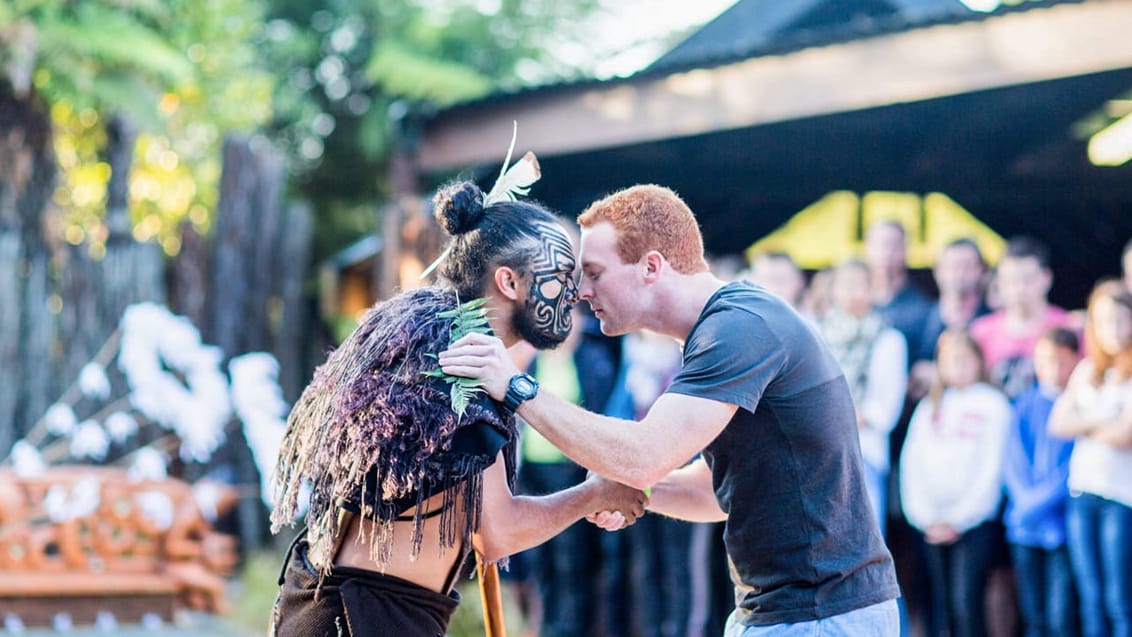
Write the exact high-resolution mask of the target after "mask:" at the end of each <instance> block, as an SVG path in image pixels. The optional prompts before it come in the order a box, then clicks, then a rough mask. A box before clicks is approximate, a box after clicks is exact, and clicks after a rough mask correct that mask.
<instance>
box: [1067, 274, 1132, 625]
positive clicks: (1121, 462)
mask: <svg viewBox="0 0 1132 637" xmlns="http://www.w3.org/2000/svg"><path fill="white" fill-rule="evenodd" d="M1085 354H1086V356H1085V360H1083V361H1081V363H1080V364H1079V365H1078V366H1077V368H1076V369H1075V370H1074V371H1073V375H1072V376H1071V377H1070V379H1069V384H1068V386H1067V387H1066V389H1065V393H1063V394H1062V395H1061V397H1060V398H1059V399H1058V400H1057V403H1056V404H1055V405H1054V408H1053V412H1052V413H1051V414H1050V431H1051V432H1052V433H1053V434H1055V435H1059V436H1065V437H1072V438H1075V439H1076V443H1075V444H1074V447H1073V455H1072V457H1071V458H1070V461H1069V489H1070V492H1071V493H1072V494H1073V497H1072V498H1070V500H1069V508H1068V516H1067V531H1068V534H1067V535H1068V544H1069V557H1070V560H1071V562H1072V564H1073V572H1074V575H1075V576H1076V582H1077V589H1078V593H1079V595H1080V599H1081V626H1082V629H1083V630H1082V632H1083V633H1084V634H1085V635H1086V637H1095V636H1100V635H1118V636H1124V637H1126V636H1127V635H1132V292H1129V291H1128V289H1127V288H1125V287H1124V285H1123V284H1122V283H1121V282H1118V281H1106V282H1102V283H1100V284H1098V285H1097V287H1096V288H1094V290H1093V293H1092V295H1090V297H1089V304H1088V307H1087V309H1086V322H1085Z"/></svg>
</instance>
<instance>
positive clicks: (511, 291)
mask: <svg viewBox="0 0 1132 637" xmlns="http://www.w3.org/2000/svg"><path fill="white" fill-rule="evenodd" d="M493 280H494V281H495V289H496V290H498V291H499V293H500V294H501V295H503V297H504V298H508V299H511V300H512V301H515V300H517V299H518V298H519V274H518V273H517V272H515V271H514V270H512V269H511V268H509V267H507V266H505V265H501V266H499V267H498V268H495V275H494V277H493Z"/></svg>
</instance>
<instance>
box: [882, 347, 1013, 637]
mask: <svg viewBox="0 0 1132 637" xmlns="http://www.w3.org/2000/svg"><path fill="white" fill-rule="evenodd" d="M936 367H937V369H938V370H939V377H938V381H937V382H936V385H935V386H934V387H933V388H932V390H931V392H930V393H929V395H928V396H927V397H925V398H924V399H923V400H921V401H920V403H919V404H918V405H917V406H916V410H915V412H914V413H913V414H912V421H911V424H910V425H909V428H908V438H907V439H906V440H905V442H904V449H903V451H902V453H901V456H900V462H901V466H902V467H903V470H902V472H901V475H900V495H901V499H902V502H903V507H904V514H905V516H906V517H907V518H908V522H909V523H910V524H911V525H912V526H913V527H914V528H916V529H917V530H919V531H920V532H921V533H923V534H924V540H925V542H926V547H925V559H926V562H927V567H928V574H929V577H930V580H931V582H930V587H931V598H932V602H933V603H932V617H931V618H930V620H931V621H930V624H931V634H932V635H941V634H950V635H952V636H954V637H967V636H972V635H984V634H986V613H985V610H984V605H983V595H984V590H985V586H986V574H987V570H988V569H989V567H990V565H991V562H992V558H993V555H992V551H993V548H994V546H995V542H996V539H997V530H996V529H997V527H996V526H995V524H993V520H994V519H995V515H996V513H997V511H998V507H999V503H1000V501H1001V498H1002V458H1003V448H1004V446H1005V443H1006V437H1007V434H1008V433H1009V427H1010V420H1011V410H1010V402H1009V401H1008V400H1007V398H1006V396H1005V395H1004V394H1003V393H1002V392H1001V391H999V390H997V389H995V388H994V387H992V386H990V385H988V384H987V383H986V382H985V378H986V369H985V366H984V364H983V358H982V353H981V352H980V351H979V347H978V345H976V344H975V341H974V340H972V338H971V336H970V334H969V333H968V332H966V331H958V330H948V331H945V332H944V333H943V334H942V335H940V337H939V342H938V345H937V349H936ZM949 627H950V628H949Z"/></svg>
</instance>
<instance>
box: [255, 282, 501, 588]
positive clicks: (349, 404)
mask: <svg viewBox="0 0 1132 637" xmlns="http://www.w3.org/2000/svg"><path fill="white" fill-rule="evenodd" d="M455 307H456V295H455V294H454V293H453V292H451V291H448V290H442V289H440V288H435V287H428V288H419V289H416V290H412V291H409V292H405V293H403V294H400V295H398V296H396V297H394V298H392V299H390V300H388V301H385V302H384V303H380V304H378V305H377V306H375V307H373V308H371V309H370V310H369V311H367V312H366V314H365V316H363V317H362V321H361V324H360V325H359V326H358V328H357V329H356V330H355V331H354V332H353V333H352V334H351V335H350V336H349V337H348V338H347V339H346V341H345V342H344V343H342V345H341V347H339V348H338V349H337V350H335V351H334V352H333V353H332V354H331V355H330V357H329V359H328V360H327V361H326V363H324V364H323V365H321V366H320V367H319V368H318V369H316V370H315V373H314V378H313V380H312V381H311V383H310V385H308V386H307V388H306V389H305V390H304V391H303V394H302V396H301V397H300V398H299V401H298V403H296V404H295V406H294V408H293V409H292V410H291V414H290V416H289V417H288V419H287V433H286V434H285V435H284V438H283V443H282V447H281V449H280V452H279V461H278V464H277V466H276V473H275V476H276V477H275V485H274V487H275V509H274V511H273V512H272V515H271V522H272V525H271V528H272V531H273V532H278V530H279V529H280V528H281V527H283V526H286V525H289V524H292V523H293V522H294V521H295V518H296V516H297V514H298V511H299V508H300V497H301V496H302V497H305V495H306V494H307V489H306V488H305V486H306V485H309V493H310V508H309V510H308V512H307V533H308V538H309V540H310V544H311V555H310V557H311V562H312V563H313V564H315V565H316V566H317V567H318V568H319V569H320V570H321V571H323V572H324V573H325V572H326V571H327V570H328V569H329V568H330V565H331V562H332V559H333V555H331V554H330V553H331V552H332V551H333V547H334V546H335V544H336V541H335V539H336V538H338V537H340V535H339V534H340V533H342V532H343V529H340V528H339V526H340V522H341V519H340V516H339V514H338V513H339V509H340V508H342V507H343V506H344V505H353V506H346V508H351V509H354V508H357V509H360V512H361V513H362V514H363V515H364V516H365V517H366V518H368V519H369V520H370V521H371V522H372V523H373V526H372V527H371V525H370V524H365V525H363V528H369V529H371V534H370V536H369V537H368V540H369V542H370V550H371V555H372V556H373V558H374V560H375V561H376V562H377V564H378V565H379V566H380V565H383V564H385V563H387V562H388V560H389V558H390V557H391V555H390V553H391V550H392V542H391V540H392V533H393V521H394V519H395V518H396V517H397V516H399V515H401V514H403V513H405V512H406V510H410V509H413V508H414V507H418V506H419V505H420V504H421V503H422V502H424V501H425V500H427V499H428V498H429V497H431V496H433V495H436V494H438V493H441V492H444V493H445V497H444V498H443V501H444V502H443V512H442V513H441V518H440V527H441V538H440V540H441V542H440V543H441V547H452V546H455V545H456V543H457V540H461V541H462V545H463V546H469V540H470V536H471V533H472V532H473V531H474V530H475V529H476V528H478V526H479V516H480V512H481V507H482V494H483V484H482V473H483V470H484V469H486V468H487V467H488V466H489V465H490V464H491V463H492V462H493V461H494V460H495V455H496V451H495V450H491V449H490V446H487V448H485V445H471V446H470V448H469V446H467V445H460V447H462V448H454V447H453V444H452V443H453V440H454V438H455V437H456V434H457V432H462V433H468V432H470V431H475V430H476V429H477V428H478V429H480V430H481V431H487V432H488V433H490V434H491V435H492V436H495V437H496V439H502V440H503V441H504V442H503V445H504V447H503V449H504V458H505V459H506V471H507V480H508V482H509V483H510V485H511V487H512V488H514V481H515V447H516V444H515V443H516V440H517V433H516V430H515V419H514V416H513V415H511V414H506V415H505V416H501V415H500V413H501V412H500V411H497V404H496V403H495V402H493V401H492V400H491V399H490V398H488V397H487V396H486V395H484V394H478V395H477V396H478V397H477V399H476V400H474V401H472V402H471V404H470V405H469V406H468V408H467V410H466V411H465V412H464V415H463V417H461V418H459V419H458V418H457V416H456V414H455V413H454V412H453V411H452V407H451V398H450V396H449V385H448V383H446V382H445V381H444V380H443V379H438V378H432V377H429V376H425V375H424V374H423V373H422V372H426V371H429V370H432V369H435V368H436V367H437V362H436V360H435V358H433V357H432V356H430V355H433V356H434V355H436V354H438V353H439V352H441V351H443V350H445V349H447V347H448V339H449V330H450V328H451V324H452V320H451V319H441V318H437V314H438V313H440V312H443V311H446V310H451V309H453V308H455ZM482 428H486V429H482ZM480 437H482V436H480ZM375 490H377V491H380V493H374V491H375ZM459 512H464V513H465V515H464V516H463V518H462V519H459V520H458V519H457V515H456V514H457V513H459ZM423 525H424V519H423V518H422V514H421V512H420V510H419V509H417V510H416V513H415V515H414V518H413V531H412V537H413V543H412V546H413V556H416V555H417V554H419V552H420V547H421V541H422V539H423V537H422V528H423Z"/></svg>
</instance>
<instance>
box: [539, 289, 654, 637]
mask: <svg viewBox="0 0 1132 637" xmlns="http://www.w3.org/2000/svg"><path fill="white" fill-rule="evenodd" d="M574 325H575V329H574V330H573V331H572V332H571V333H570V335H569V336H568V337H567V338H566V341H565V342H564V343H563V344H562V346H560V347H558V348H556V349H553V350H547V351H541V352H538V353H537V355H536V356H535V359H534V363H533V365H532V373H533V375H534V376H535V378H537V379H538V381H539V383H540V384H541V385H542V386H543V387H544V388H546V389H548V390H550V391H552V392H554V393H555V394H557V395H558V396H559V397H561V398H564V399H566V400H568V401H570V402H572V403H574V404H577V405H582V406H585V407H588V408H591V409H593V410H594V411H600V412H601V413H605V414H608V415H613V416H627V415H631V414H632V413H633V412H632V410H631V407H630V406H629V405H628V404H627V403H626V402H625V401H624V400H618V396H619V393H618V392H616V391H615V388H616V387H618V386H620V385H621V384H623V382H624V381H623V379H621V378H619V368H620V357H621V343H620V339H619V338H610V337H607V336H604V335H603V334H601V331H600V330H599V329H598V327H597V324H596V321H595V320H594V319H593V317H592V315H590V314H589V313H588V312H585V311H584V310H583V309H581V306H578V307H576V308H575V309H574ZM621 395H623V393H622V394H621ZM522 457H523V463H522V465H521V466H520V469H519V487H520V489H521V491H522V492H523V493H526V494H531V495H543V494H547V493H554V492H556V491H560V490H562V489H566V488H569V487H571V486H573V485H575V484H578V483H579V482H582V481H584V480H585V479H586V470H585V469H583V468H581V467H579V466H578V465H577V464H575V463H574V462H572V461H571V460H570V459H569V458H567V457H566V456H565V455H564V454H563V453H562V452H561V451H559V450H558V448H557V447H555V446H554V445H552V444H550V443H549V442H547V440H546V438H543V437H542V435H541V434H539V433H538V432H537V431H535V430H534V429H532V428H530V427H524V428H523V435H522ZM601 535H603V534H602V533H601V532H600V530H599V529H597V528H595V527H594V526H593V525H592V524H588V523H586V522H584V521H583V522H579V523H575V524H573V525H572V526H570V527H569V528H567V529H566V530H565V531H563V532H562V533H560V534H559V535H557V536H556V537H553V538H551V539H550V540H548V541H547V542H546V543H545V544H543V545H541V546H538V547H535V548H534V549H531V550H530V551H528V552H527V553H525V554H524V557H525V558H527V559H526V566H527V567H528V568H529V571H530V574H531V576H532V577H533V578H534V580H535V581H536V582H537V588H538V591H539V601H540V602H541V603H540V604H539V605H538V607H540V608H541V610H542V617H541V622H540V624H541V630H540V633H539V634H540V635H542V636H543V637H556V636H563V637H572V636H574V635H588V634H607V632H606V631H605V630H604V629H602V628H600V627H599V626H597V620H598V619H599V613H598V612H597V608H598V606H599V605H600V603H601V598H602V597H601V596H600V595H599V589H598V584H599V581H598V575H599V571H600V569H599V568H594V566H595V565H594V564H593V563H592V562H588V561H586V560H581V559H579V556H581V555H594V554H597V553H599V552H600V545H601ZM535 619H537V618H535Z"/></svg>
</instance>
